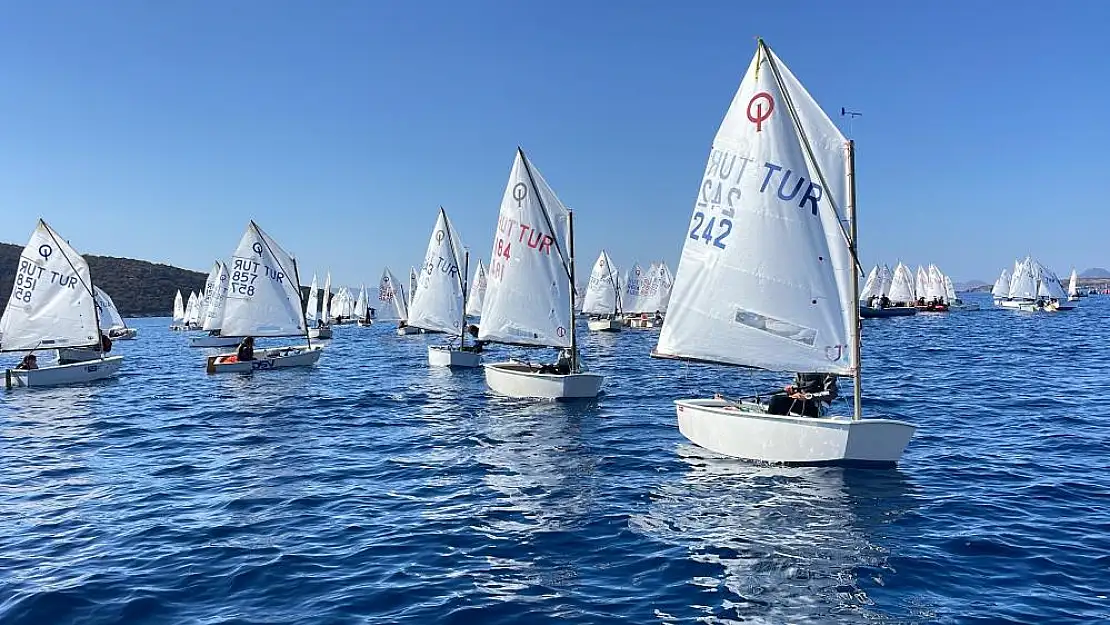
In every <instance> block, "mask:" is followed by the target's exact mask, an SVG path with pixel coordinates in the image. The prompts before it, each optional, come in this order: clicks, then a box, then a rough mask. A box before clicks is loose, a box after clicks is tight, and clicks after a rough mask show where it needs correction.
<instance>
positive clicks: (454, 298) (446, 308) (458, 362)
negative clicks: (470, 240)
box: [409, 208, 482, 367]
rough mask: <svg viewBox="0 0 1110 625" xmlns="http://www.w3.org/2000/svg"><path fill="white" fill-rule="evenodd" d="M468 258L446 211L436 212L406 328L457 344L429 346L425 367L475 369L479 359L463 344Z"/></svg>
mask: <svg viewBox="0 0 1110 625" xmlns="http://www.w3.org/2000/svg"><path fill="white" fill-rule="evenodd" d="M468 262H469V255H468V254H467V252H466V250H465V249H464V248H463V246H462V243H461V242H460V241H459V235H458V232H457V231H456V230H455V228H454V227H453V226H452V225H451V220H450V219H449V218H448V217H447V212H446V211H444V210H443V208H440V209H439V216H438V217H436V224H435V227H434V228H432V236H431V238H429V239H428V250H427V252H426V253H425V254H424V265H423V266H422V268H421V271H420V277H419V278H418V279H417V286H416V295H415V296H414V297H413V298H412V306H411V307H410V308H409V326H410V327H414V328H420V329H421V330H424V331H425V332H437V333H438V332H442V333H446V334H449V335H452V336H454V337H457V338H458V340H459V342H458V344H457V345H455V344H450V345H429V346H428V364H429V365H431V366H433V367H477V366H478V365H479V364H481V360H482V357H481V355H480V353H479V352H478V351H477V350H475V348H474V346H473V345H467V344H466V335H467V331H466V310H465V308H466V306H465V302H466V287H467V285H466V273H467V271H468V269H469V267H467V264H468Z"/></svg>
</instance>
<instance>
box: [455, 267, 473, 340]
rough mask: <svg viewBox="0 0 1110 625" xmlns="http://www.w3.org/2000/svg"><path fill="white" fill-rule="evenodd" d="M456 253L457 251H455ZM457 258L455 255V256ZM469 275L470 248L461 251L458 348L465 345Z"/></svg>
mask: <svg viewBox="0 0 1110 625" xmlns="http://www.w3.org/2000/svg"><path fill="white" fill-rule="evenodd" d="M455 253H456V254H458V252H455ZM456 258H457V256H456ZM468 275H470V250H466V251H464V252H463V270H462V273H460V274H459V283H460V284H461V286H462V304H463V305H462V310H461V313H462V323H461V324H459V348H460V349H461V348H463V347H466V297H467V292H466V291H467V281H468V280H467V276H468Z"/></svg>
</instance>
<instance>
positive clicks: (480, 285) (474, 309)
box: [466, 258, 488, 317]
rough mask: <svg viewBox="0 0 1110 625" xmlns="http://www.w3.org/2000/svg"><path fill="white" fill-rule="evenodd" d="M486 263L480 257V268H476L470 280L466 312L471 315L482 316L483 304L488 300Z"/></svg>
mask: <svg viewBox="0 0 1110 625" xmlns="http://www.w3.org/2000/svg"><path fill="white" fill-rule="evenodd" d="M487 284H488V282H487V280H486V265H485V263H483V262H482V259H481V258H479V259H478V268H477V269H475V270H474V279H473V280H471V281H470V289H469V292H468V293H467V296H466V314H468V315H470V316H471V317H481V316H482V304H483V303H484V302H485V301H486V285H487Z"/></svg>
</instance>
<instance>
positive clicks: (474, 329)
mask: <svg viewBox="0 0 1110 625" xmlns="http://www.w3.org/2000/svg"><path fill="white" fill-rule="evenodd" d="M466 331H467V332H469V333H470V336H472V337H474V340H473V341H472V342H471V344H470V345H463V346H462V347H461V348H460V349H462V351H464V352H474V353H475V354H481V353H482V351H483V350H485V348H486V345H489V341H479V340H478V326H476V325H474V324H473V323H472V324H470V325H468V326H467V327H466Z"/></svg>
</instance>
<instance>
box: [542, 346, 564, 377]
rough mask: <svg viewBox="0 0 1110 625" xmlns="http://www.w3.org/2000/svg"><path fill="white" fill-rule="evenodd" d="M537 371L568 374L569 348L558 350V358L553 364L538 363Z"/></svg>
mask: <svg viewBox="0 0 1110 625" xmlns="http://www.w3.org/2000/svg"><path fill="white" fill-rule="evenodd" d="M539 373H554V374H556V375H570V350H569V349H563V350H560V351H559V359H558V360H556V361H555V364H553V365H540V369H539Z"/></svg>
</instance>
